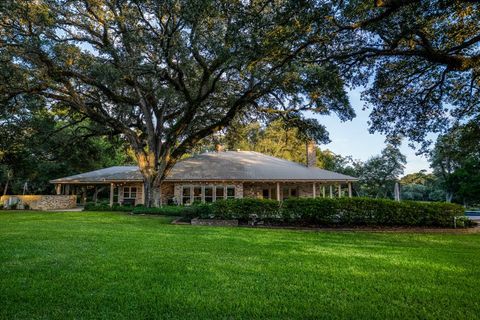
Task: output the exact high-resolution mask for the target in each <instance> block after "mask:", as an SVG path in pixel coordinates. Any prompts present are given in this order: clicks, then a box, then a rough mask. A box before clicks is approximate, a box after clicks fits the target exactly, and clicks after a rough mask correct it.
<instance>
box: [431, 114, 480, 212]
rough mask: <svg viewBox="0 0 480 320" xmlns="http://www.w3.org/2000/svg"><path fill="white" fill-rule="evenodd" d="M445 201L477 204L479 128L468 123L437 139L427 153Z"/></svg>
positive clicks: (479, 185)
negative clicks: (430, 151) (443, 192)
mask: <svg viewBox="0 0 480 320" xmlns="http://www.w3.org/2000/svg"><path fill="white" fill-rule="evenodd" d="M431 162H432V168H433V169H434V173H435V174H436V175H437V176H438V178H439V180H440V183H441V185H442V187H443V189H444V191H445V194H446V201H448V202H450V201H452V200H453V201H456V202H460V203H464V204H470V205H472V204H474V203H480V182H479V181H480V125H479V123H478V122H470V123H467V124H464V125H458V126H455V127H454V128H452V129H451V130H450V131H449V132H448V133H447V134H444V135H441V136H439V137H438V139H437V142H436V144H435V148H434V149H433V150H432V153H431Z"/></svg>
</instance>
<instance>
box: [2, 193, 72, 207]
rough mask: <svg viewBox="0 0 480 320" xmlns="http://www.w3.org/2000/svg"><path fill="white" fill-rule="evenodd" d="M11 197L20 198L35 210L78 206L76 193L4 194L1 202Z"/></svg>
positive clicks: (24, 203)
mask: <svg viewBox="0 0 480 320" xmlns="http://www.w3.org/2000/svg"><path fill="white" fill-rule="evenodd" d="M9 198H18V199H19V200H20V203H21V204H23V205H26V204H27V205H29V206H30V209H33V210H62V209H72V208H75V207H76V206H77V196H75V195H13V196H2V197H0V202H2V203H6V202H7V201H8V199H9Z"/></svg>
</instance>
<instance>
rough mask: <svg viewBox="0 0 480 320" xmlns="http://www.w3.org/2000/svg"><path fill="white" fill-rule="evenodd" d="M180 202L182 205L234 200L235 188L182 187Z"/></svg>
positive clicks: (210, 186) (217, 186)
mask: <svg viewBox="0 0 480 320" xmlns="http://www.w3.org/2000/svg"><path fill="white" fill-rule="evenodd" d="M181 190H182V194H181V201H182V204H184V205H189V204H192V203H193V202H208V203H210V202H214V201H217V200H222V199H234V198H236V189H235V186H219V185H205V186H198V185H184V186H182V188H181Z"/></svg>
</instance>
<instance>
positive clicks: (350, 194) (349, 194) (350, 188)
mask: <svg viewBox="0 0 480 320" xmlns="http://www.w3.org/2000/svg"><path fill="white" fill-rule="evenodd" d="M348 197H349V198H351V197H352V183H351V182H349V183H348Z"/></svg>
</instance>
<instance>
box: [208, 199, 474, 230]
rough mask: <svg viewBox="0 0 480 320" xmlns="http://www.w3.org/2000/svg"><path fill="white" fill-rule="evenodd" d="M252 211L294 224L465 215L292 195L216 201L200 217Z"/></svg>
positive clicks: (428, 205)
mask: <svg viewBox="0 0 480 320" xmlns="http://www.w3.org/2000/svg"><path fill="white" fill-rule="evenodd" d="M252 214H255V215H256V216H257V217H258V219H261V220H265V221H272V222H287V223H291V224H314V225H328V226H429V227H452V226H453V219H454V217H455V216H463V207H462V206H459V205H456V204H450V203H435V202H416V201H402V202H397V201H393V200H385V199H370V198H340V199H338V198H333V199H330V198H317V199H312V198H291V199H287V200H285V201H283V202H281V203H278V202H277V201H274V200H263V199H232V200H223V201H218V202H215V203H213V204H212V205H211V207H210V211H209V212H207V213H206V214H200V216H201V217H202V218H216V219H239V220H240V221H247V220H249V219H250V218H251V215H252ZM469 223H470V222H468V223H465V224H466V225H468V224H469Z"/></svg>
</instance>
